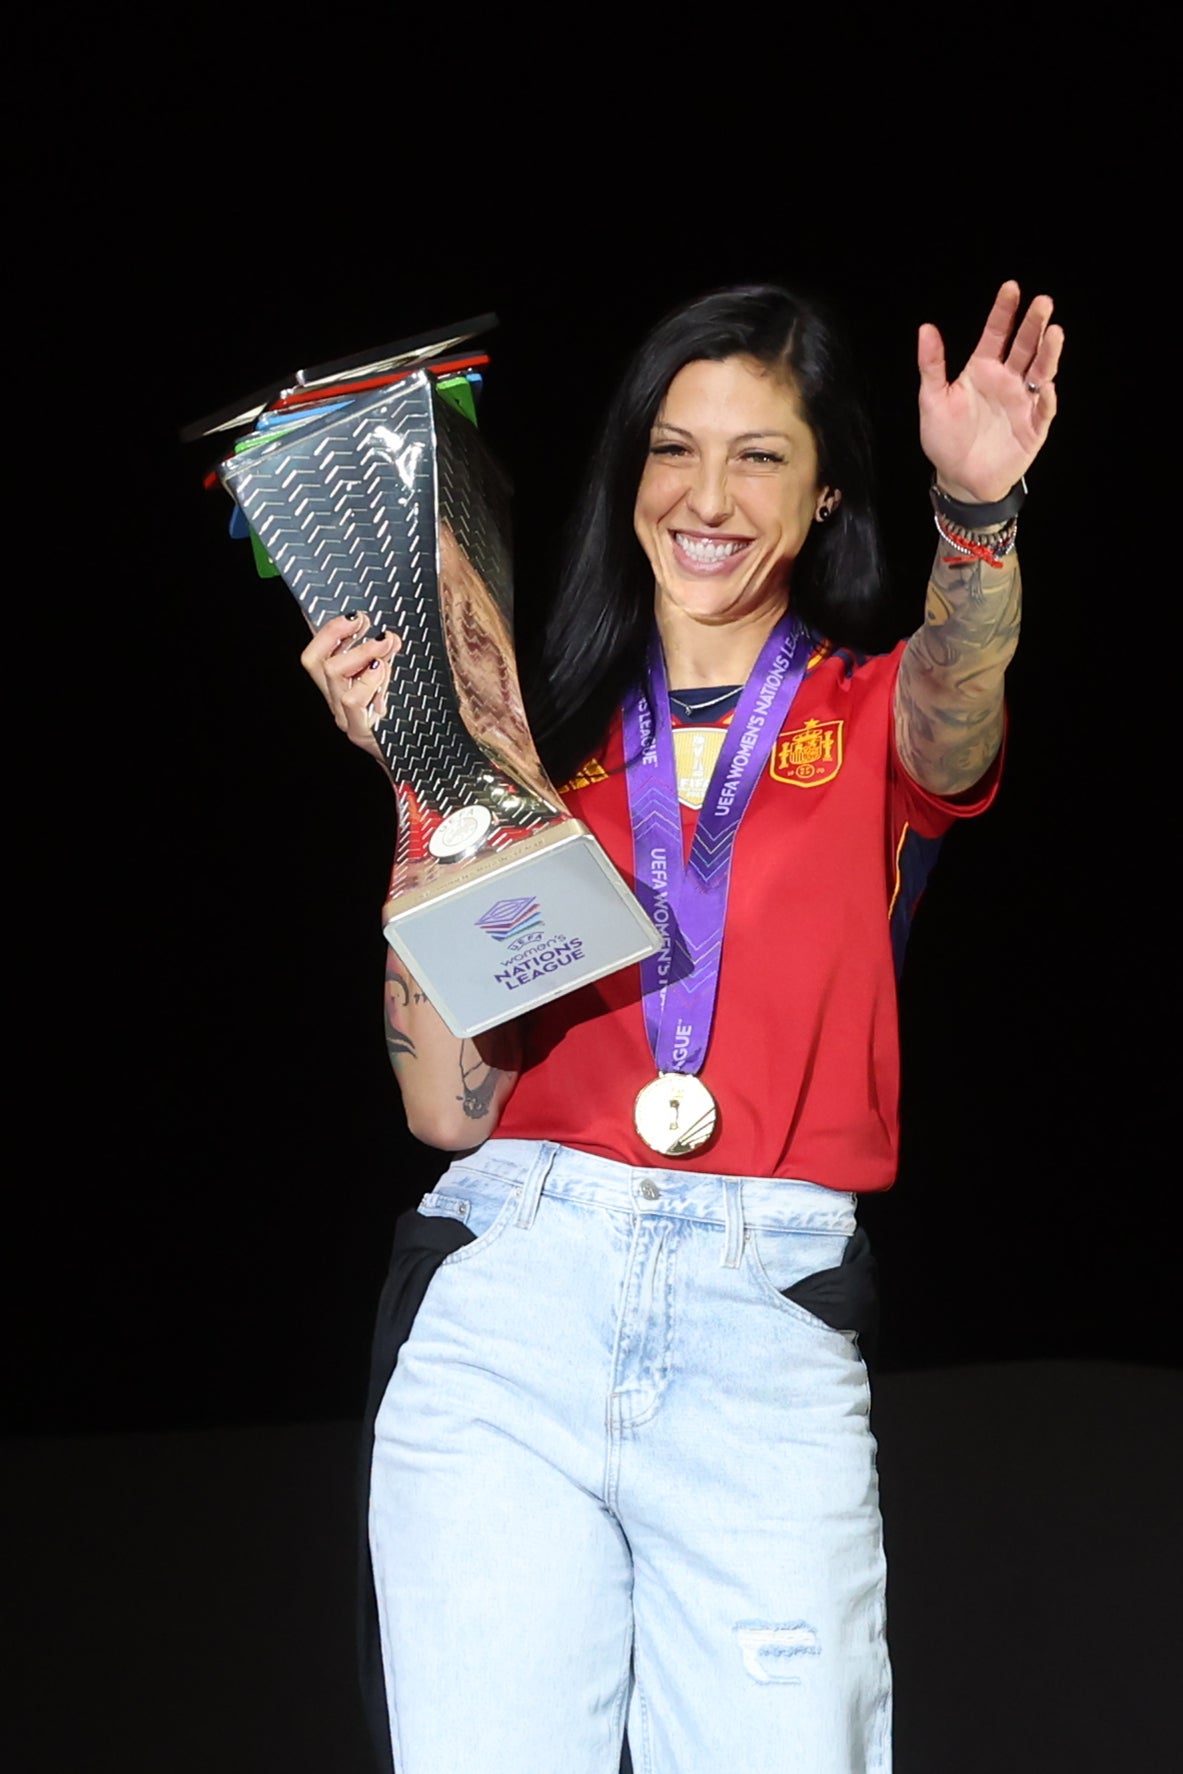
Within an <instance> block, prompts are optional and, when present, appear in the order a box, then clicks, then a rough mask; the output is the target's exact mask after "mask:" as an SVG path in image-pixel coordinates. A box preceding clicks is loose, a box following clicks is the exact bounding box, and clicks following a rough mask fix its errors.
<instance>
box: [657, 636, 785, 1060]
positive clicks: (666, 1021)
mask: <svg viewBox="0 0 1183 1774" xmlns="http://www.w3.org/2000/svg"><path fill="white" fill-rule="evenodd" d="M810 651H811V648H810V643H809V639H808V636H807V635H806V632H805V630H804V629H803V628H802V626H801V624H800V623H799V622H798V621H797V620H796V618H795V617H792V616H790V615H789V614H788V612H787V611H786V612H785V614H784V615H783V616H782V617H781V619H780V621H779V622H778V623H777V624H776V627H775V628H774V629H773V630H772V633H771V634H770V635H769V636H768V639H767V640H766V641H765V643H764V646H763V647H762V649H761V651H760V656H759V658H758V659H757V660H756V663H755V665H754V666H753V667H752V672H751V675H750V677H749V678H748V681H747V683H746V684H745V685H744V688H743V693H742V695H741V696H740V699H739V702H738V704H737V706H736V710H735V713H734V715H733V716H732V717H731V725H730V727H729V728H728V729H727V732H726V734H725V736H724V740H723V749H722V750H721V751H720V753H719V756H718V758H717V759H716V762H715V768H714V770H713V771H712V773H711V781H710V786H709V788H708V789H707V793H706V799H705V800H704V801H703V804H702V808H701V810H700V812H699V815H698V821H697V824H696V825H695V828H694V841H693V843H692V844H691V846H690V855H689V858H688V859H687V860H686V862H685V863H683V859H682V815H681V812H680V810H679V805H678V776H677V768H676V765H675V762H674V734H673V726H672V723H671V721H670V711H669V687H668V683H667V680H666V671H665V658H664V656H663V654H662V650H661V638H660V636H659V635H658V633H657V630H656V628H655V629H654V631H653V638H652V640H651V641H650V643H649V658H648V665H647V670H646V681H645V683H644V685H643V686H640V687H637V688H635V689H633V690H630V691H629V693H628V695H627V696H626V697H625V699H624V708H623V723H624V749H625V784H626V787H627V789H628V805H629V815H630V818H631V820H632V827H633V871H634V874H635V877H636V883H637V886H636V892H637V898H638V899H639V900H640V902H641V904H642V905H643V906H644V908H645V910H646V911H647V912H648V914H649V916H650V917H651V918H652V920H653V922H654V924H655V925H656V926H657V929H658V931H659V933H660V935H661V937H662V947H661V950H660V952H659V953H658V954H656V955H652V956H649V957H648V958H647V959H646V960H644V961H642V962H641V987H642V991H643V993H644V1009H645V1030H646V1033H647V1034H648V1036H649V1045H650V1047H651V1048H652V1050H653V1058H654V1061H655V1063H656V1065H657V1069H658V1071H659V1072H698V1071H700V1070H701V1069H702V1063H703V1061H704V1059H705V1058H706V1051H707V1043H708V1042H709V1040H710V1037H711V1024H712V1022H713V1021H714V1017H715V1000H716V998H717V997H718V992H719V965H720V961H721V958H722V951H723V927H724V925H725V923H726V920H727V895H728V890H729V888H730V885H731V856H732V851H733V849H734V847H735V836H736V833H737V832H738V830H739V823H740V820H741V819H742V818H743V816H744V813H745V812H746V810H747V805H748V802H749V801H750V800H751V798H752V790H753V789H754V788H755V786H756V781H757V779H758V777H759V775H760V772H761V770H762V769H763V768H764V765H765V763H766V762H767V759H768V755H769V753H770V752H771V750H772V747H773V745H774V743H775V741H776V736H777V734H778V733H779V732H780V730H781V726H782V724H783V722H784V719H785V716H786V715H787V714H788V712H789V709H790V707H791V706H792V702H793V698H794V696H796V694H797V687H798V685H799V684H800V682H801V679H802V678H803V677H804V676H805V666H806V663H807V662H808V659H809V654H810ZM675 956H676V957H677V958H678V960H679V962H680V965H679V966H678V968H677V969H676V970H675V967H674V961H675Z"/></svg>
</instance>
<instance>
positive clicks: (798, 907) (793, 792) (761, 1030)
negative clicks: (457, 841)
mask: <svg viewBox="0 0 1183 1774" xmlns="http://www.w3.org/2000/svg"><path fill="white" fill-rule="evenodd" d="M903 647H904V643H903V642H901V643H900V645H899V646H898V647H897V648H896V649H895V650H894V652H892V653H890V654H883V655H879V656H876V657H873V658H869V659H866V660H861V661H860V660H858V659H857V658H855V657H854V656H852V655H850V654H847V653H845V652H842V651H835V652H829V653H827V652H824V651H819V653H818V654H816V655H815V657H814V658H813V660H811V662H810V668H809V670H808V672H807V674H806V676H805V678H804V680H803V681H802V684H801V686H800V688H799V690H798V692H797V695H796V698H795V699H794V702H793V705H792V707H791V709H790V710H789V713H788V715H787V717H786V719H785V722H784V725H783V727H782V729H781V732H780V734H779V736H778V738H777V741H776V743H775V745H774V746H773V750H772V754H771V756H770V758H769V760H768V763H767V764H766V765H765V767H764V769H763V771H762V772H761V777H760V781H759V782H758V783H757V785H756V788H755V790H754V792H753V794H752V798H751V801H750V803H749V805H748V809H747V812H746V814H745V815H744V819H743V822H742V824H741V825H740V828H739V833H738V836H737V838H736V841H735V849H734V856H733V863H732V871H731V892H730V898H729V902H728V908H727V925H726V932H725V935H724V939H723V952H722V962H721V969H720V977H719V995H718V999H717V1002H716V1006H715V1019H714V1024H713V1027H712V1030H711V1039H710V1045H709V1047H708V1049H707V1056H706V1061H705V1063H704V1065H703V1068H702V1072H701V1074H700V1075H701V1077H702V1080H703V1082H704V1084H706V1086H707V1087H708V1089H709V1090H710V1091H711V1094H712V1095H713V1097H714V1098H715V1101H716V1102H717V1104H718V1105H719V1121H718V1127H717V1129H716V1132H715V1134H714V1136H713V1138H712V1139H711V1141H710V1143H709V1144H708V1145H706V1146H704V1147H702V1148H700V1149H699V1150H698V1151H697V1152H695V1153H693V1154H692V1155H691V1156H690V1157H688V1158H681V1159H676V1158H670V1159H665V1158H663V1159H661V1160H659V1161H658V1160H655V1156H654V1154H653V1153H652V1152H651V1150H650V1149H649V1147H647V1146H646V1145H645V1144H644V1142H643V1141H642V1139H641V1138H640V1135H639V1134H638V1133H637V1131H636V1128H635V1126H634V1124H633V1104H634V1100H635V1098H636V1095H637V1092H638V1091H639V1090H640V1089H641V1088H642V1086H643V1085H645V1084H647V1083H649V1081H650V1080H651V1079H652V1078H653V1077H654V1076H655V1073H656V1066H655V1065H654V1061H653V1055H652V1053H651V1051H650V1047H649V1042H648V1038H647V1036H646V1032H645V1023H644V1017H643V1014H642V1008H641V983H640V968H639V967H629V968H625V969H623V970H622V971H620V972H618V973H614V974H611V975H610V976H609V977H608V978H607V979H602V980H600V981H598V982H597V983H596V984H595V985H591V986H584V987H581V988H580V989H579V990H578V991H575V992H569V993H567V994H566V995H565V996H564V997H562V998H558V999H556V1000H555V1002H554V1003H552V1004H546V1005H543V1006H542V1007H541V1008H540V1009H538V1010H535V1011H532V1012H530V1013H529V1014H528V1015H527V1016H525V1017H524V1018H523V1023H522V1030H523V1038H524V1064H523V1071H522V1075H521V1078H520V1080H519V1082H518V1085H517V1087H516V1089H515V1090H514V1093H513V1095H512V1096H511V1098H510V1099H509V1101H508V1103H507V1104H506V1106H505V1108H504V1109H503V1111H502V1115H501V1121H500V1124H499V1126H498V1129H497V1137H500V1138H503V1139H538V1140H552V1141H555V1142H558V1143H559V1144H561V1145H565V1146H574V1147H576V1148H578V1149H579V1150H581V1151H585V1152H593V1153H595V1154H596V1155H597V1156H599V1157H603V1158H613V1159H616V1160H617V1161H619V1162H621V1163H624V1164H630V1165H641V1166H643V1165H647V1164H653V1163H654V1162H660V1163H661V1164H662V1165H663V1166H665V1167H671V1168H684V1169H687V1170H695V1171H707V1172H710V1173H712V1174H721V1175H724V1176H764V1177H794V1178H797V1179H799V1180H800V1181H803V1182H811V1183H822V1184H825V1185H827V1186H829V1187H830V1188H835V1189H852V1190H860V1191H863V1190H872V1189H886V1188H888V1187H890V1185H891V1183H892V1182H893V1180H894V1178H895V1171H896V1155H897V1144H898V1119H897V1107H898V1097H899V1031H898V1019H897V1009H896V987H895V977H896V965H895V963H896V962H897V961H898V960H899V959H900V958H902V946H903V940H904V938H905V937H906V926H907V922H908V920H909V919H910V917H911V913H912V910H913V908H914V906H915V903H916V900H917V899H918V898H919V895H920V892H921V890H922V888H923V885H924V879H925V877H926V875H927V872H928V868H929V867H930V866H931V863H932V861H933V860H934V858H935V852H936V849H937V845H938V843H939V840H940V838H941V836H942V834H943V833H944V832H945V831H947V830H948V828H949V826H950V825H951V823H952V821H953V820H954V819H955V818H965V817H967V816H969V815H973V814H976V813H980V812H982V811H983V810H984V809H985V808H986V807H987V806H988V805H989V804H990V802H991V800H992V799H993V797H994V793H995V788H996V784H997V775H998V766H997V765H995V767H994V769H993V770H992V771H991V772H990V774H989V775H988V776H987V778H986V779H985V780H984V781H983V782H982V784H981V785H980V787H979V789H978V791H977V792H976V793H975V794H974V796H973V798H972V800H969V801H966V800H962V801H958V802H956V803H954V802H950V801H943V800H941V799H940V798H939V797H938V796H936V795H931V794H929V793H928V792H927V791H926V790H924V789H922V788H920V787H919V786H918V785H917V784H916V783H915V782H913V781H912V779H911V778H910V777H909V776H908V775H907V773H906V771H905V770H904V768H903V766H902V764H901V763H900V761H899V759H898V757H897V754H896V749H895V735H894V723H893V716H892V693H893V690H894V687H895V680H896V673H897V671H898V669H899V662H900V658H901V655H902V652H903ZM674 730H675V751H676V757H677V766H678V787H679V799H680V800H681V802H682V823H683V837H684V840H685V845H686V848H687V851H688V850H689V846H690V841H691V838H692V837H693V833H694V822H695V818H696V810H697V807H698V806H701V804H702V800H703V796H704V793H705V789H706V786H707V782H708V780H709V776H710V770H711V768H712V766H713V763H714V759H715V756H717V754H718V750H719V747H720V745H721V743H722V731H723V725H720V726H719V727H715V728H711V727H706V728H704V727H702V726H682V725H680V724H679V723H678V722H677V721H676V720H675V723H674ZM563 799H564V800H565V802H566V804H567V806H568V807H569V809H570V811H571V812H572V813H573V814H574V815H575V816H576V817H577V818H579V819H581V820H583V822H584V823H585V824H586V825H587V826H588V827H589V828H590V830H591V831H592V832H594V833H595V835H596V837H597V838H598V839H599V841H600V843H601V844H602V845H603V847H604V849H605V850H606V851H607V853H608V855H609V856H610V857H611V859H612V861H613V863H614V864H615V865H616V867H617V868H618V869H619V870H620V873H621V874H622V875H623V876H624V878H625V880H626V881H628V883H629V884H630V886H631V885H633V884H634V881H635V875H634V870H633V853H632V832H631V827H630V825H629V815H628V798H627V792H626V787H625V780H624V770H623V748H622V738H621V727H620V721H619V718H617V719H616V720H615V721H614V723H613V726H612V730H611V732H610V734H609V736H608V739H607V741H606V744H605V747H604V751H603V755H602V756H600V757H599V758H596V759H593V760H591V761H590V762H589V763H588V764H586V765H585V766H584V768H583V769H582V770H581V771H580V772H579V775H578V776H577V777H576V778H575V780H574V782H572V783H570V784H568V786H567V787H566V788H565V789H564V791H563Z"/></svg>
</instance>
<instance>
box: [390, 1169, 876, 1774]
mask: <svg viewBox="0 0 1183 1774" xmlns="http://www.w3.org/2000/svg"><path fill="white" fill-rule="evenodd" d="M419 1212H420V1214H421V1215H424V1216H446V1217H449V1218H451V1219H453V1220H459V1221H461V1222H463V1224H464V1226H465V1227H466V1228H467V1229H468V1231H469V1232H470V1233H471V1234H475V1236H474V1237H473V1238H472V1240H471V1241H470V1242H467V1243H465V1244H464V1245H463V1246H462V1247H461V1248H459V1249H457V1250H455V1251H454V1252H453V1254H451V1255H449V1256H447V1257H446V1258H445V1259H444V1261H443V1262H442V1263H441V1264H440V1266H439V1268H438V1269H437V1270H436V1272H435V1273H434V1275H433V1277H432V1279H431V1282H430V1285H429V1286H428V1288H427V1292H426V1295H425V1297H424V1299H423V1303H422V1305H421V1306H420V1307H419V1310H418V1313H417V1316H416V1317H415V1320H414V1324H413V1327H412V1329H411V1332H410V1335H409V1337H408V1339H407V1341H406V1343H405V1344H404V1345H403V1347H402V1349H401V1351H400V1353H399V1356H398V1363H397V1366H396V1368H395V1371H394V1374H393V1377H392V1378H391V1380H390V1384H389V1386H388V1387H387V1390H386V1393H385V1397H384V1399H383V1402H382V1405H381V1409H380V1411H379V1413H378V1419H377V1425H376V1434H375V1446H374V1456H373V1468H372V1484H371V1502H370V1542H371V1550H372V1557H373V1563H374V1574H375V1583H376V1589H377V1596H378V1612H379V1617H380V1621H381V1631H382V1657H383V1665H384V1669H385V1676H386V1684H387V1695H388V1701H389V1707H390V1717H391V1733H392V1738H393V1748H394V1761H395V1766H396V1768H397V1770H398V1774H616V1770H617V1768H618V1766H619V1760H620V1751H621V1737H622V1732H623V1731H624V1728H625V1726H626V1724H627V1728H628V1739H629V1744H630V1747H631V1751H632V1758H633V1764H634V1767H635V1769H636V1774H871V1771H872V1770H873V1771H874V1774H886V1770H888V1769H889V1768H890V1673H889V1666H888V1658H887V1647H886V1639H885V1623H884V1561H883V1549H882V1536H881V1529H880V1518H879V1507H878V1488H877V1482H876V1474H875V1444H874V1441H873V1439H872V1436H871V1431H870V1425H869V1415H868V1413H869V1394H868V1385H867V1374H866V1370H865V1367H864V1364H863V1361H862V1358H861V1356H860V1354H859V1350H858V1342H857V1337H856V1336H855V1334H854V1333H853V1332H850V1331H845V1330H841V1329H833V1328H830V1326H829V1325H827V1324H826V1323H823V1322H822V1320H821V1319H820V1318H818V1317H816V1316H815V1315H814V1314H813V1313H812V1312H810V1311H808V1310H806V1309H805V1308H803V1307H802V1306H801V1305H799V1304H798V1303H796V1302H795V1301H794V1300H793V1299H791V1298H788V1297H786V1295H785V1292H784V1291H783V1290H785V1289H786V1288H791V1287H793V1285H794V1284H796V1283H798V1282H800V1281H802V1279H803V1278H804V1277H806V1276H813V1275H815V1274H817V1272H819V1271H832V1270H834V1269H835V1268H837V1266H839V1265H840V1264H841V1262H842V1258H843V1254H844V1251H845V1250H846V1248H847V1243H848V1240H849V1239H850V1238H851V1235H852V1233H853V1231H854V1225H855V1218H854V1198H853V1197H852V1196H850V1195H848V1194H840V1193H838V1192H836V1191H833V1190H830V1189H825V1188H821V1187H818V1186H817V1185H816V1184H812V1183H800V1182H786V1181H770V1180H766V1179H759V1178H748V1177H718V1176H705V1175H698V1174H689V1173H686V1172H672V1171H665V1170H661V1169H659V1168H657V1167H656V1166H654V1167H653V1168H647V1169H643V1170H642V1169H636V1170H634V1169H630V1168H629V1167H627V1166H625V1165H621V1164H615V1163H612V1162H609V1161H608V1160H605V1159H600V1158H593V1157H589V1156H588V1155H587V1154H585V1153H581V1152H574V1151H570V1150H568V1149H566V1148H563V1147H559V1146H551V1145H538V1144H535V1143H533V1142H528V1141H516V1140H492V1141H490V1142H489V1143H488V1144H487V1145H485V1146H484V1147H482V1148H481V1149H480V1150H479V1151H478V1152H476V1153H474V1154H473V1155H472V1156H471V1157H469V1158H465V1159H463V1160H462V1161H460V1162H458V1163H456V1164H454V1165H453V1166H452V1167H451V1169H450V1170H449V1171H448V1172H447V1173H446V1175H445V1176H444V1177H443V1178H442V1180H441V1181H440V1183H439V1185H438V1187H437V1188H436V1189H435V1190H434V1192H433V1193H432V1194H430V1195H428V1196H427V1197H425V1199H424V1201H423V1203H422V1204H421V1207H420V1209H419Z"/></svg>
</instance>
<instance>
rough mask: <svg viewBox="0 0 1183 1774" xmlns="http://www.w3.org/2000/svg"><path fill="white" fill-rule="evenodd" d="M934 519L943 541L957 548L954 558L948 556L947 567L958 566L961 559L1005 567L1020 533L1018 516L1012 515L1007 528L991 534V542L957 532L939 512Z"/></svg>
mask: <svg viewBox="0 0 1183 1774" xmlns="http://www.w3.org/2000/svg"><path fill="white" fill-rule="evenodd" d="M932 521H933V523H934V524H935V525H936V527H937V535H938V536H940V537H941V539H942V541H944V542H947V543H948V544H949V547H950V548H954V549H956V550H957V553H956V554H955V555H954V557H953V559H952V560H949V559H948V558H946V560H945V565H946V566H947V567H952V566H956V565H957V563H958V560H959V559H960V560H977V561H984V562H985V563H986V565H987V566H988V567H1003V566H1005V565H1006V557H1007V555H1008V554H1011V553H1012V552H1013V551H1014V546H1015V538H1016V536H1017V535H1018V533H1019V520H1018V518H1017V517H1012V518H1011V520H1010V522H1009V523H1008V524H1007V526H1006V528H1005V530H1000V531H999V532H998V534H997V536H991V538H990V540H989V542H979V541H977V540H975V538H974V537H972V536H963V535H960V534H958V533H955V532H954V531H953V530H952V529H951V528H950V527H949V525H947V524H945V523H943V522H942V520H941V516H940V513H939V512H935V511H934V512H933V517H932Z"/></svg>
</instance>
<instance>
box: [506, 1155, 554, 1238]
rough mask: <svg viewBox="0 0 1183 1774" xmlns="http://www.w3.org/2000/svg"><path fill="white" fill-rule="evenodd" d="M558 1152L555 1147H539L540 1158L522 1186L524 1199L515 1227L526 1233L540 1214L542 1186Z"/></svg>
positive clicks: (520, 1204)
mask: <svg viewBox="0 0 1183 1774" xmlns="http://www.w3.org/2000/svg"><path fill="white" fill-rule="evenodd" d="M557 1151H558V1148H557V1147H555V1146H539V1148H538V1156H537V1157H536V1158H535V1160H534V1162H533V1164H532V1165H531V1166H530V1170H529V1173H528V1174H527V1176H526V1180H525V1182H523V1184H522V1198H521V1200H520V1201H519V1202H518V1213H517V1218H516V1220H515V1221H514V1225H515V1226H520V1227H521V1228H522V1230H523V1231H524V1232H528V1231H529V1229H530V1227H531V1226H532V1225H533V1224H534V1215H535V1214H536V1213H537V1212H538V1203H539V1201H540V1199H541V1197H542V1185H543V1184H544V1183H545V1181H546V1179H547V1177H548V1176H549V1175H550V1172H551V1166H552V1165H553V1164H554V1161H555V1158H556V1156H557Z"/></svg>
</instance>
